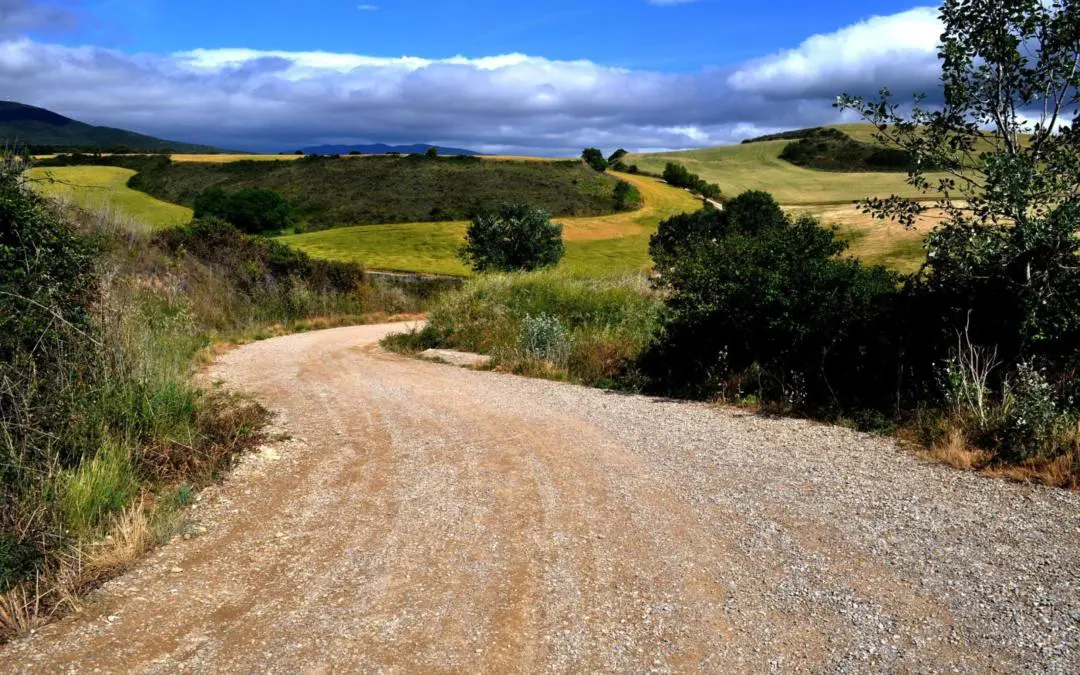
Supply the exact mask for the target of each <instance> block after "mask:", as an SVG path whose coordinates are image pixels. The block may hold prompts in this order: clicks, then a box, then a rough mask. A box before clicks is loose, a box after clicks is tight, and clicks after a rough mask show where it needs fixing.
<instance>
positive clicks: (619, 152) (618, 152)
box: [607, 148, 630, 164]
mask: <svg viewBox="0 0 1080 675" xmlns="http://www.w3.org/2000/svg"><path fill="white" fill-rule="evenodd" d="M628 154H630V153H628V152H627V151H626V150H623V149H622V148H619V149H618V150H616V151H615V152H613V153H611V156H610V157H608V159H607V161H608V164H614V163H615V162H618V161H619V160H620V159H622V158H623V157H626V156H627V155H628Z"/></svg>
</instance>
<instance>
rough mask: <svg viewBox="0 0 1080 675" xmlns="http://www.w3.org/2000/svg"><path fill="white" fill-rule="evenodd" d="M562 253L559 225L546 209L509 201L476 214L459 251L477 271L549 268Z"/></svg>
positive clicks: (555, 263)
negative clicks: (493, 211)
mask: <svg viewBox="0 0 1080 675" xmlns="http://www.w3.org/2000/svg"><path fill="white" fill-rule="evenodd" d="M564 252H565V247H564V246H563V241H562V225H559V224H558V223H553V222H551V216H550V215H549V214H548V213H547V212H546V211H543V210H541V209H537V208H534V207H531V206H527V205H524V204H513V205H507V206H504V207H502V208H501V209H500V210H499V211H498V212H497V213H490V212H484V213H480V214H478V215H476V216H475V217H474V218H473V219H472V222H471V223H470V224H469V228H468V231H467V233H466V243H465V246H464V247H462V249H461V251H460V252H459V254H460V256H461V259H462V260H464V261H465V262H466V263H467V264H469V265H471V266H472V268H473V269H474V270H476V271H477V272H489V271H498V272H512V271H515V270H535V269H539V268H542V267H552V266H554V265H557V264H558V262H559V261H560V260H561V259H562V257H563V253H564Z"/></svg>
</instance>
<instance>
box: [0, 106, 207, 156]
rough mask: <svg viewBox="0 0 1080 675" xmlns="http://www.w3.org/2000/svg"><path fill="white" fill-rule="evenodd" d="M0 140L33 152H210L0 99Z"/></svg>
mask: <svg viewBox="0 0 1080 675" xmlns="http://www.w3.org/2000/svg"><path fill="white" fill-rule="evenodd" d="M0 140H2V141H3V142H4V143H5V144H7V145H18V146H30V148H31V149H32V150H34V151H35V152H42V153H45V152H54V151H58V150H66V149H94V148H96V149H102V150H104V149H119V148H127V149H130V150H137V151H142V152H157V151H162V150H174V151H176V152H210V151H213V150H215V148H211V147H209V146H205V145H194V144H191V143H180V142H178V141H168V140H164V139H161V138H154V137H153V136H144V135H143V134H137V133H135V132H132V131H124V130H123V129H113V128H111V127H97V126H92V125H90V124H84V123H83V122H79V121H77V120H73V119H71V118H69V117H64V116H63V115H59V114H57V113H54V112H52V111H51V110H45V109H44V108H35V107H34V106H29V105H24V104H22V103H14V102H12V101H0Z"/></svg>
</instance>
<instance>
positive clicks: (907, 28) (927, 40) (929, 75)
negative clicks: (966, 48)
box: [728, 7, 942, 98]
mask: <svg viewBox="0 0 1080 675" xmlns="http://www.w3.org/2000/svg"><path fill="white" fill-rule="evenodd" d="M941 30H942V26H941V22H940V21H939V20H938V17H937V9H935V8H932V7H918V8H915V9H912V10H909V11H906V12H901V13H899V14H893V15H890V16H875V17H872V18H869V19H867V20H865V21H861V22H859V23H857V24H854V25H852V26H848V27H846V28H843V29H841V30H838V31H836V32H835V33H829V34H827V35H814V36H812V37H810V38H808V39H806V40H805V41H804V42H803V43H802V44H801V45H799V47H798V48H796V49H791V50H788V51H784V52H781V53H779V54H774V55H772V56H768V57H765V58H762V59H759V60H756V61H754V62H751V63H749V64H746V65H745V66H743V67H742V68H740V69H739V70H737V71H736V72H735V73H733V74H732V75H731V77H730V78H729V79H728V84H729V85H730V86H731V88H732V89H734V90H735V91H739V92H746V93H757V94H763V95H766V96H773V97H779V98H789V97H807V96H822V95H828V92H833V93H834V94H835V90H836V84H837V83H838V82H842V83H844V84H845V85H847V86H848V87H851V88H855V89H860V90H865V89H867V88H871V89H874V90H876V89H877V88H879V87H880V86H881V85H882V84H884V83H889V84H890V86H892V87H894V88H897V89H900V88H906V87H908V86H925V85H926V82H927V81H933V79H934V78H935V77H937V75H938V73H939V72H940V64H939V63H938V58H937V47H938V42H939V39H940V36H941Z"/></svg>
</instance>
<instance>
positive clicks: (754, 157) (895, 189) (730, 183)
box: [624, 141, 935, 205]
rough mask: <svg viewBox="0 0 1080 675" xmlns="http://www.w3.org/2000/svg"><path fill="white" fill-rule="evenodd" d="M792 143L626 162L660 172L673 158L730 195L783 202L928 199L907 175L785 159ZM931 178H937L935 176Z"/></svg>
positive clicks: (652, 156)
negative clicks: (761, 193)
mask: <svg viewBox="0 0 1080 675" xmlns="http://www.w3.org/2000/svg"><path fill="white" fill-rule="evenodd" d="M790 142H791V141H763V142H761V143H746V144H740V145H726V146H721V147H718V148H707V149H704V150H686V151H682V152H668V153H661V154H650V155H630V156H629V157H627V158H626V159H625V160H624V161H625V162H626V163H627V164H636V165H637V166H638V167H640V168H641V169H644V170H646V171H650V172H655V173H661V172H663V170H664V165H666V164H667V163H668V162H677V163H679V164H682V165H684V166H685V167H686V168H688V169H690V171H692V172H694V173H696V174H698V175H699V176H701V177H702V178H703V179H705V180H706V181H708V182H710V183H716V184H717V185H719V186H720V189H721V190H723V192H724V194H726V195H728V196H735V195H737V194H739V193H741V192H745V191H746V190H765V191H766V192H770V193H772V195H773V197H775V198H776V200H777V201H778V202H780V203H781V204H784V205H798V204H846V203H851V202H855V201H858V200H860V199H863V198H865V197H868V196H871V195H873V196H888V195H891V194H897V195H902V196H905V197H914V198H925V197H926V195H924V194H923V193H921V192H919V191H918V190H916V189H915V188H913V187H911V186H910V185H908V184H907V183H906V182H905V179H906V178H907V174H904V173H864V172H860V173H839V172H835V171H815V170H812V169H804V168H802V167H798V166H795V165H794V164H791V163H789V162H786V161H784V160H782V159H780V152H781V151H782V150H783V149H784V146H786V145H787V144H788V143H790ZM928 177H929V179H930V180H931V182H933V181H934V179H935V176H934V174H930V175H929V176H928Z"/></svg>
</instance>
